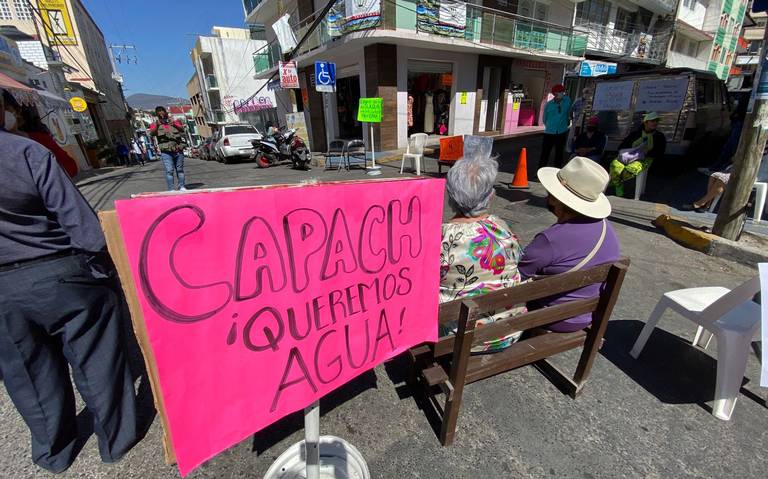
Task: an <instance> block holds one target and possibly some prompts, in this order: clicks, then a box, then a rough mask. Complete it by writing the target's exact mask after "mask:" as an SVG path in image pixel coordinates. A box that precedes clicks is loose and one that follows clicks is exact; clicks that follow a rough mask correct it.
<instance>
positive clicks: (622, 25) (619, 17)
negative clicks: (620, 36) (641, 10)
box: [614, 7, 635, 33]
mask: <svg viewBox="0 0 768 479" xmlns="http://www.w3.org/2000/svg"><path fill="white" fill-rule="evenodd" d="M634 24H635V12H630V11H627V10H624V9H623V8H621V7H618V8H617V9H616V26H615V27H614V28H615V29H616V30H619V31H622V32H627V33H632V31H634Z"/></svg>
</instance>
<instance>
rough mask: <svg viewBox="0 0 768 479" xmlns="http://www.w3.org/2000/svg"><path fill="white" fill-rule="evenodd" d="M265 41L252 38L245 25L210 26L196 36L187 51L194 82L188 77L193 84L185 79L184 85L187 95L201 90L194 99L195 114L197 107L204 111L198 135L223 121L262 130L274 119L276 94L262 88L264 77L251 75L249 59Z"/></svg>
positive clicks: (198, 109) (251, 65) (209, 131)
mask: <svg viewBox="0 0 768 479" xmlns="http://www.w3.org/2000/svg"><path fill="white" fill-rule="evenodd" d="M265 44H266V42H265V41H264V40H254V39H252V38H251V31H250V30H249V29H244V28H226V27H213V29H212V31H211V36H199V37H198V38H197V41H196V42H195V47H194V48H193V50H192V52H191V53H190V55H191V58H192V63H193V66H194V68H195V77H196V78H197V86H195V85H194V82H192V80H190V83H192V85H191V86H190V83H188V84H187V89H188V91H189V92H190V95H192V93H193V92H196V91H197V89H199V90H200V98H199V99H198V100H202V101H196V102H195V103H193V107H195V108H196V116H199V115H197V113H198V112H200V111H202V112H203V113H204V115H202V116H203V117H204V118H205V123H206V125H207V126H208V128H207V129H205V130H203V129H201V130H200V131H201V136H210V134H211V133H212V132H214V131H216V130H217V129H218V128H219V127H220V126H221V125H223V124H226V123H235V122H242V121H248V122H250V123H251V124H253V125H254V126H255V127H256V128H259V129H261V130H263V129H264V128H265V125H266V123H267V122H268V121H272V120H273V118H274V117H275V108H274V105H275V95H274V94H273V93H272V92H271V91H268V90H267V89H266V87H265V88H263V89H262V87H264V86H265V84H266V81H265V80H260V79H256V78H254V76H253V68H254V67H253V64H252V63H251V62H250V61H248V58H249V57H251V55H253V53H254V52H256V51H258V50H259V49H261V48H262V47H263V46H264V45H265ZM190 88H192V90H190ZM259 89H261V91H260V92H259V93H258V94H257V95H256V96H254V94H255V93H256V92H257V91H258V90H259ZM191 98H192V96H190V99H191ZM203 132H205V133H207V135H206V134H205V133H203Z"/></svg>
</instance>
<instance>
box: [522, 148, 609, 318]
mask: <svg viewBox="0 0 768 479" xmlns="http://www.w3.org/2000/svg"><path fill="white" fill-rule="evenodd" d="M538 177H539V181H540V182H541V185H542V186H543V187H544V188H545V189H546V190H547V193H549V196H547V209H549V211H550V212H552V213H553V214H554V215H555V216H556V217H557V222H556V223H555V224H554V225H552V226H550V227H549V228H547V229H545V230H544V231H542V232H541V233H539V234H537V235H536V237H534V238H533V241H531V243H530V244H529V245H528V246H526V247H525V249H524V250H523V257H522V259H521V260H520V263H519V265H518V269H519V271H520V275H521V277H522V279H523V280H526V279H533V278H537V277H540V276H550V275H555V274H560V273H568V272H571V271H578V270H581V269H585V268H590V267H592V266H596V265H599V264H604V263H611V262H613V261H616V260H617V259H619V240H618V238H617V237H616V232H615V231H614V230H613V227H612V226H611V225H610V223H608V220H606V218H607V217H608V216H609V215H610V214H611V203H610V202H609V201H608V198H606V197H605V195H604V194H603V191H604V190H605V188H606V186H607V185H608V174H607V173H606V172H605V169H604V168H603V167H602V166H600V165H599V164H597V163H595V162H594V161H592V160H590V159H589V158H583V157H580V156H577V157H575V158H573V159H571V161H569V162H568V164H566V165H565V167H563V168H562V169H558V168H541V169H539V171H538ZM599 294H600V284H593V285H589V286H585V287H584V288H580V289H577V290H574V291H571V292H569V293H565V294H560V295H556V296H551V297H549V298H545V299H542V300H538V301H534V302H530V303H528V308H529V309H540V308H544V307H547V306H552V305H556V304H562V303H566V302H568V301H573V300H578V299H586V298H594V297H597V296H598V295H599ZM591 322H592V315H591V314H583V315H580V316H576V317H573V318H569V319H566V320H563V321H560V322H557V323H554V324H550V325H548V326H547V327H546V329H548V330H549V331H555V332H563V333H566V332H573V331H579V330H581V329H584V328H586V327H587V326H589V324H590V323H591Z"/></svg>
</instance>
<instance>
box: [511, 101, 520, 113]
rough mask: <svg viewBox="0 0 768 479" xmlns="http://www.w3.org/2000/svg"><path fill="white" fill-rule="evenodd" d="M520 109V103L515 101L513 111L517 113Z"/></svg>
mask: <svg viewBox="0 0 768 479" xmlns="http://www.w3.org/2000/svg"><path fill="white" fill-rule="evenodd" d="M519 109H520V102H519V101H513V102H512V111H517V110H519Z"/></svg>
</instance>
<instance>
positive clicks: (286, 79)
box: [280, 61, 301, 88]
mask: <svg viewBox="0 0 768 479" xmlns="http://www.w3.org/2000/svg"><path fill="white" fill-rule="evenodd" d="M280 87H281V88H301V87H300V86H299V72H298V70H297V68H296V62H294V61H291V62H280Z"/></svg>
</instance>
